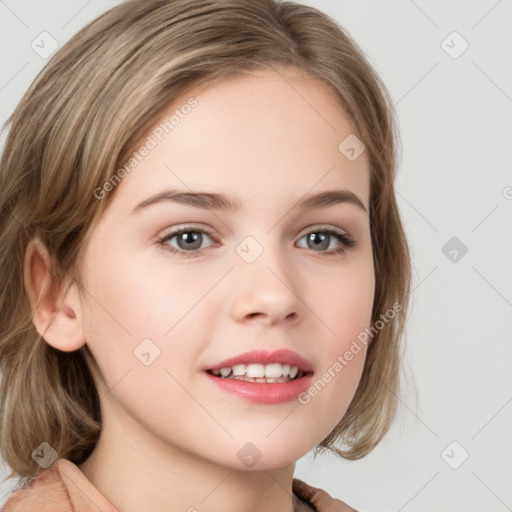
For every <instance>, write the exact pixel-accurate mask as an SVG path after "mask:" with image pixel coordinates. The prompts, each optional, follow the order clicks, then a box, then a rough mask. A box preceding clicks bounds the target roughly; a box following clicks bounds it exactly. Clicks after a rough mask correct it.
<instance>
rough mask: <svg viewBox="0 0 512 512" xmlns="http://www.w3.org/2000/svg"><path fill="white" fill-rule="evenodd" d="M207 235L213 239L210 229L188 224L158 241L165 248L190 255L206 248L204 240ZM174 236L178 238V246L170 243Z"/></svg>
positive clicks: (186, 255)
mask: <svg viewBox="0 0 512 512" xmlns="http://www.w3.org/2000/svg"><path fill="white" fill-rule="evenodd" d="M205 235H206V236H207V237H208V238H210V239H211V234H210V232H209V231H208V230H206V229H204V228H197V227H192V226H186V227H184V228H181V229H178V230H175V231H171V232H170V233H168V234H166V235H164V236H163V237H161V238H159V239H158V240H157V243H159V244H160V245H162V246H164V249H165V250H168V251H170V252H172V253H175V254H182V255H183V256H185V257H189V256H193V255H195V254H197V253H198V252H200V251H201V250H202V249H204V246H203V242H204V239H205ZM174 238H175V239H176V240H175V242H176V245H177V247H175V246H173V245H172V244H170V243H169V242H171V240H173V239H174Z"/></svg>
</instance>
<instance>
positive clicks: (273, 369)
mask: <svg viewBox="0 0 512 512" xmlns="http://www.w3.org/2000/svg"><path fill="white" fill-rule="evenodd" d="M281 375H283V367H282V366H281V365H280V364H279V363H273V364H267V365H265V377H271V378H277V377H281Z"/></svg>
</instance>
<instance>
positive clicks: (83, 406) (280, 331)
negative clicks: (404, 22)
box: [0, 0, 410, 512]
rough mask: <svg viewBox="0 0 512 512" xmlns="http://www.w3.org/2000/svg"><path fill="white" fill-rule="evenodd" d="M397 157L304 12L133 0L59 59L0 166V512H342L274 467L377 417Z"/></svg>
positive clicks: (364, 445)
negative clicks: (0, 467) (5, 481)
mask: <svg viewBox="0 0 512 512" xmlns="http://www.w3.org/2000/svg"><path fill="white" fill-rule="evenodd" d="M396 139H397V136H396V128H395V121H394V115H393V106H392V102H391V100H390V99H389V96H388V94H387V92H386V90H385V88H384V86H383V84H382V83H381V81H380V79H379V77H378V76H377V75H376V73H375V72H374V71H373V69H372V68H371V66H370V65H369V63H368V61H367V60H366V58H365V57H364V55H363V53H362V51H361V50H360V49H359V48H358V46H357V45H356V43H355V42H354V41H353V40H352V39H351V38H350V37H349V35H348V34H347V33H346V32H344V31H343V30H342V29H341V28H340V27H339V26H338V25H337V24H336V23H335V22H333V20H331V19H330V18H329V17H327V16H326V15H325V14H323V13H321V12H319V11H318V10H316V9H314V8H311V7H307V6H304V5H300V4H296V3H292V2H279V1H278V0H260V1H258V2H255V1H252V0H192V1H191V0H150V1H147V0H146V1H142V0H132V1H128V2H125V3H122V4H120V5H119V6H117V7H115V8H113V9H111V10H110V11H108V12H107V13H105V14H104V15H102V16H100V17H99V18H98V19H96V20H95V21H93V22H92V23H91V24H89V25H88V26H87V27H85V28H84V29H82V30H81V31H80V32H79V33H78V34H77V35H76V36H75V37H74V38H73V39H72V40H70V41H69V42H68V43H67V44H66V45H65V46H64V47H62V48H61V49H60V50H59V51H58V52H57V53H56V54H55V55H54V56H53V57H52V58H51V60H50V61H49V62H48V64H47V65H46V67H45V68H44V69H43V71H42V72H41V73H40V74H39V76H38V77H37V78H36V80H35V81H34V83H33V84H32V86H31V87H30V89H29V90H28V92H27V93H26V94H25V96H24V97H23V99H22V100H21V102H20V104H19V105H18V107H17V108H16V109H15V111H14V113H13V114H12V116H11V118H10V120H9V135H8V139H7V142H6V146H5V149H4V152H3V155H2V160H1V167H0V169H1V174H0V217H1V226H2V229H1V232H0V265H1V274H2V279H3V286H2V287H1V289H0V310H1V311H2V317H1V323H0V361H1V376H2V380H1V408H2V415H1V416H0V418H1V451H2V453H1V454H2V457H3V459H4V460H5V461H6V463H7V464H8V465H9V466H10V468H11V469H12V473H11V474H10V477H13V476H17V477H18V478H20V480H19V482H20V484H19V487H20V488H19V489H17V490H16V492H13V494H11V496H10V497H9V498H8V500H7V502H6V504H5V505H4V507H3V510H4V511H6V512H15V511H24V512H31V511H38V512H39V511H53V512H55V511H59V512H64V511H81V512H82V511H120V512H135V511H137V512H143V511H148V512H149V511H151V512H160V511H164V510H165V511H167V512H168V511H170V510H172V511H189V512H191V511H201V512H202V511H208V512H217V511H221V510H222V511H224V512H225V511H230V510H237V511H240V510H243V511H244V512H251V511H256V510H257V511H262V510H264V511H280V512H291V511H299V510H304V511H305V510H317V511H347V510H353V509H352V508H350V507H349V506H348V505H346V504H344V503H343V502H342V501H341V500H339V499H334V498H332V497H330V496H329V495H328V494H327V493H326V492H325V491H322V490H321V489H316V488H313V487H311V486H309V485H308V484H306V483H305V482H303V481H300V480H298V479H294V478H293V473H294V466H295V463H296V461H297V460H298V459H299V458H301V457H302V456H304V455H305V454H306V453H308V452H309V451H310V450H312V449H313V450H314V452H315V455H316V454H318V453H321V452H322V451H324V450H330V451H332V452H334V453H336V454H338V455H339V456H341V457H344V458H347V459H358V458H361V457H363V456H364V455H366V454H368V453H369V452H370V451H371V450H372V449H373V448H374V447H375V446H376V445H377V444H378V442H379V441H380V440H381V439H382V437H383V436H384V435H385V434H386V432H387V431H388V429H389V427H390V424H391V422H392V419H393V416H394V413H395V409H396V405H397V393H398V391H399V373H400V356H401V348H400V339H401V337H402V334H403V329H404V323H405V313H406V311H407V300H408V291H409V280H410V256H409V252H408V247H407V242H406V239H405V236H404V230H403V227H402V224H401V220H400V216H399V213H398V209H397V204H396V201H395V195H394V189H393V186H394V185H393V183H394V177H395V172H396ZM188 245H190V247H187V246H188Z"/></svg>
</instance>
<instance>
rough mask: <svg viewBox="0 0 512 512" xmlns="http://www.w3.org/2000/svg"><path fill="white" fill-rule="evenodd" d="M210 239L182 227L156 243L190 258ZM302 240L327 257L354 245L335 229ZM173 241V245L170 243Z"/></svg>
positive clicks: (203, 231) (197, 229)
mask: <svg viewBox="0 0 512 512" xmlns="http://www.w3.org/2000/svg"><path fill="white" fill-rule="evenodd" d="M212 237H213V234H212V233H211V232H210V231H209V230H207V229H205V228H202V227H195V226H184V227H182V228H180V229H176V230H174V231H171V232H170V233H167V234H165V235H163V236H162V237H161V238H159V239H158V240H157V243H158V244H159V245H161V246H163V248H164V249H165V250H166V251H170V252H171V253H173V254H178V255H182V256H185V257H191V256H194V255H196V254H198V253H200V252H201V251H202V250H203V249H205V247H204V245H203V242H204V241H205V238H210V240H212V239H213V238H212ZM174 239H175V240H174ZM302 239H306V249H313V250H314V251H315V252H320V253H322V254H325V255H327V256H334V255H336V254H339V253H343V252H345V250H346V249H349V248H351V247H353V246H354V245H355V242H354V240H353V239H352V238H351V237H350V236H349V235H348V234H347V233H345V232H343V231H341V230H338V229H335V228H322V227H319V228H316V229H311V230H309V231H308V232H307V233H306V234H305V235H303V236H302V237H301V239H300V240H302ZM173 240H174V243H172V242H173ZM333 242H334V248H333V247H332V243H333ZM336 244H337V246H336ZM329 247H331V248H330V250H326V249H329Z"/></svg>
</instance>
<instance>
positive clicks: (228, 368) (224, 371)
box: [220, 366, 231, 377]
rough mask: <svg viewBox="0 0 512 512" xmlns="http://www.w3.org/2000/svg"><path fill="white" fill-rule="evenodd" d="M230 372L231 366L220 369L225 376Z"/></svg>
mask: <svg viewBox="0 0 512 512" xmlns="http://www.w3.org/2000/svg"><path fill="white" fill-rule="evenodd" d="M230 373H231V368H230V367H229V366H227V367H226V368H221V369H220V374H221V375H222V376H223V377H227V376H228V375H229V374H230Z"/></svg>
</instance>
